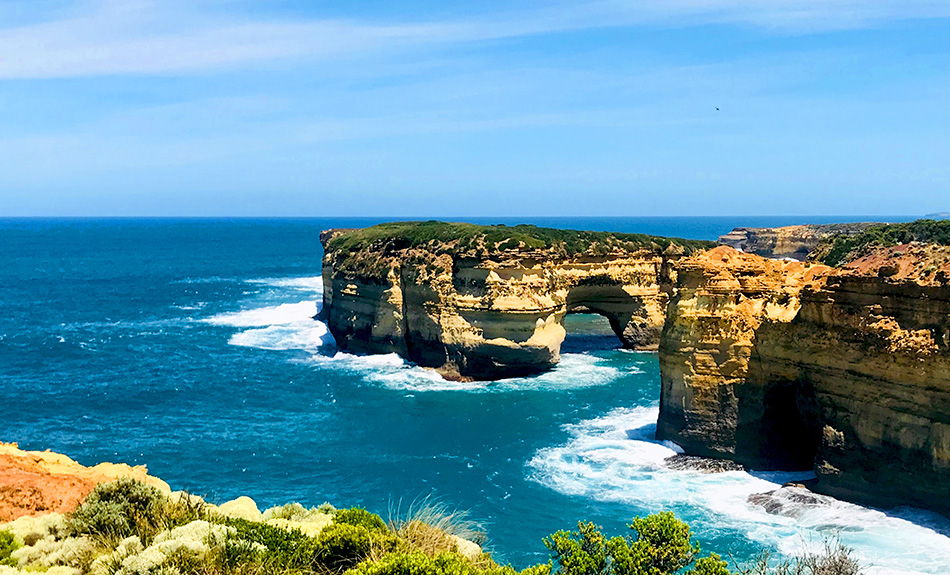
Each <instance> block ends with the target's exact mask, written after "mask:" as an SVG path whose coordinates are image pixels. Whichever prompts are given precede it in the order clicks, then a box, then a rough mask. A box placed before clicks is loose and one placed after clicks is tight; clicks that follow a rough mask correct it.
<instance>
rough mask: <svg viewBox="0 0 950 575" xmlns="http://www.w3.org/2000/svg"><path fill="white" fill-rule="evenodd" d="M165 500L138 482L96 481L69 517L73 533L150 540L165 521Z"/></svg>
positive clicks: (154, 489) (112, 538)
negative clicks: (95, 484) (136, 537)
mask: <svg viewBox="0 0 950 575" xmlns="http://www.w3.org/2000/svg"><path fill="white" fill-rule="evenodd" d="M167 504H168V499H167V498H166V497H165V495H164V494H162V492H161V491H159V490H158V489H156V488H154V487H152V486H151V485H146V484H145V483H142V482H141V481H137V480H134V479H128V478H122V479H119V480H117V481H114V482H112V483H100V484H99V485H97V486H96V488H95V489H94V490H93V491H92V493H90V494H89V495H88V496H87V497H86V499H85V500H83V502H82V504H81V505H80V506H79V507H78V508H77V509H76V511H74V512H73V513H72V514H71V515H70V517H69V527H70V529H71V530H72V531H73V532H74V533H76V534H85V535H92V536H97V537H102V538H105V539H109V540H120V539H124V538H126V537H129V536H131V535H137V536H138V537H139V538H140V539H142V541H143V542H145V541H149V540H151V538H152V537H153V536H154V535H155V533H156V531H158V530H159V529H160V528H161V527H162V526H163V524H164V522H165V518H166V517H165V512H166V505H167Z"/></svg>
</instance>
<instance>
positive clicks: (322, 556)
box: [316, 523, 373, 571]
mask: <svg viewBox="0 0 950 575" xmlns="http://www.w3.org/2000/svg"><path fill="white" fill-rule="evenodd" d="M372 548H373V541H372V537H371V533H370V531H369V529H367V528H366V527H363V526H362V525H350V524H347V523H334V524H332V525H328V526H327V527H324V528H323V531H321V532H320V535H319V536H318V537H317V540H316V559H317V560H318V561H319V562H320V563H321V564H323V565H324V566H326V567H328V568H330V569H332V570H334V571H346V570H347V569H349V568H351V567H353V566H354V565H356V564H357V563H360V562H361V561H363V560H364V559H366V558H367V557H369V554H370V551H371V550H372Z"/></svg>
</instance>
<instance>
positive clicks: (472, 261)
mask: <svg viewBox="0 0 950 575" xmlns="http://www.w3.org/2000/svg"><path fill="white" fill-rule="evenodd" d="M817 228H819V229H823V230H825V231H820V232H816V233H818V234H819V235H821V234H825V232H826V231H827V230H831V229H834V228H831V227H828V226H818V227H817ZM800 236H801V234H800ZM322 239H323V243H324V246H325V249H326V255H325V259H324V285H325V294H324V308H323V312H322V313H323V317H324V319H325V320H326V321H327V323H328V325H329V328H330V331H331V332H332V333H333V335H334V337H335V338H336V340H337V343H338V344H339V345H340V347H341V348H342V349H344V350H349V351H355V352H362V353H391V352H395V353H398V354H399V355H401V356H402V357H405V358H407V359H409V360H410V361H413V362H415V363H417V364H419V365H422V366H428V367H433V368H437V369H438V370H439V371H440V372H441V373H443V374H445V375H447V376H448V377H470V378H477V379H496V378H501V377H509V376H514V375H523V374H527V373H533V372H537V371H540V370H543V369H547V368H549V367H550V366H552V365H554V364H555V363H556V362H557V361H558V353H559V347H560V344H561V342H562V341H563V339H564V335H565V331H564V328H563V326H562V321H563V318H564V316H565V315H566V314H568V313H572V312H589V313H599V314H601V315H604V316H606V317H607V318H608V320H609V321H610V324H611V326H612V327H613V330H614V332H615V333H616V334H617V336H618V338H619V339H620V341H621V342H622V343H623V344H624V345H625V346H628V347H633V348H640V349H657V348H658V349H659V356H660V370H661V405H660V408H661V411H660V419H659V423H658V436H659V437H660V438H661V439H670V440H673V441H675V442H677V443H679V444H680V445H682V446H683V447H684V449H685V450H686V452H687V454H689V455H696V456H703V457H718V458H723V459H728V460H731V461H735V462H737V463H739V464H743V465H748V466H751V467H754V468H759V469H762V468H784V469H813V470H814V471H815V473H816V474H817V476H818V481H817V482H816V484H815V489H816V490H818V491H821V492H823V493H828V494H833V495H836V496H841V497H844V498H847V499H852V500H860V501H866V502H872V503H876V504H881V505H893V504H901V503H910V504H914V505H920V506H923V507H928V508H935V509H938V510H940V511H942V512H944V513H948V512H950V504H948V503H947V502H948V501H950V247H948V246H950V222H946V221H944V222H936V221H929V220H923V221H918V222H913V223H909V224H894V225H866V226H865V227H864V228H863V229H857V228H853V227H847V228H846V229H844V231H843V232H842V233H838V234H837V235H835V234H832V233H831V232H828V234H827V235H821V237H820V238H819V239H818V241H816V242H814V241H813V239H809V240H808V242H810V243H809V244H808V246H809V247H808V250H807V252H808V254H809V260H810V261H806V262H799V261H788V260H784V261H783V260H778V259H770V258H766V257H762V256H759V255H755V254H752V253H744V252H741V251H738V250H736V249H733V248H731V247H728V246H720V247H716V248H714V249H708V248H711V245H709V244H705V243H702V242H688V241H685V240H675V239H668V238H654V237H648V236H631V235H625V234H595V233H592V232H567V231H558V230H545V229H541V228H532V227H522V226H518V227H514V228H505V227H503V226H501V227H490V228H486V227H482V226H468V225H465V224H444V223H438V222H423V223H403V224H388V225H383V226H376V227H374V228H368V229H366V230H331V231H329V232H326V233H324V235H323V238H322ZM796 241H797V240H796ZM795 245H799V247H794V246H795ZM800 245H801V244H800V242H799V243H798V244H796V243H795V242H791V241H789V242H785V243H782V242H776V243H775V244H773V246H772V248H770V249H771V250H772V254H771V255H780V254H776V253H775V251H776V246H785V247H783V248H781V250H779V251H780V252H782V250H786V251H787V250H789V249H790V250H791V251H792V252H793V253H798V254H799V255H800V254H801V253H802V252H801V247H800ZM793 247H794V249H792V248H793Z"/></svg>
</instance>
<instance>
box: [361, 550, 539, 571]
mask: <svg viewBox="0 0 950 575" xmlns="http://www.w3.org/2000/svg"><path fill="white" fill-rule="evenodd" d="M346 575H516V571H515V570H514V569H512V568H511V567H500V566H498V565H496V564H494V563H492V565H491V566H490V567H488V568H484V567H479V566H476V565H475V564H473V563H472V562H470V561H468V560H467V559H465V558H464V557H462V556H460V555H458V554H456V553H440V554H438V555H436V556H434V557H433V556H430V555H426V554H425V553H423V552H421V551H412V552H409V553H391V554H389V555H386V556H385V557H383V558H382V559H380V560H379V561H367V562H365V563H361V564H360V565H358V566H357V567H356V568H354V569H351V570H350V571H348V572H347V574H346ZM531 575H543V574H542V573H537V572H535V573H532V574H531Z"/></svg>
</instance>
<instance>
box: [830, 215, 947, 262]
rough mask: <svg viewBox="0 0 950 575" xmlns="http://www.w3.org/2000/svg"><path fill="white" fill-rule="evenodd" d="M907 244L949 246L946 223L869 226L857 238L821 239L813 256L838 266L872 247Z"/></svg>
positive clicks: (930, 222) (835, 237)
mask: <svg viewBox="0 0 950 575" xmlns="http://www.w3.org/2000/svg"><path fill="white" fill-rule="evenodd" d="M910 242H924V243H933V244H939V245H944V246H947V245H950V220H939V221H938V220H916V221H913V222H905V223H899V224H882V225H877V226H871V227H869V228H867V229H866V230H864V231H863V232H861V233H860V234H857V235H853V236H834V237H831V238H829V239H827V240H824V241H823V242H822V244H821V245H819V246H818V248H817V249H816V250H815V253H816V254H817V256H818V258H819V260H820V261H821V262H822V263H824V264H826V265H829V266H839V265H842V264H846V263H848V262H850V261H853V260H855V259H858V258H860V257H861V256H862V255H864V254H865V253H866V252H867V251H868V250H870V249H872V248H875V247H890V246H896V245H899V244H906V243H910Z"/></svg>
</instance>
